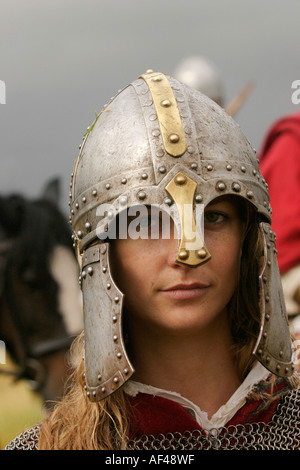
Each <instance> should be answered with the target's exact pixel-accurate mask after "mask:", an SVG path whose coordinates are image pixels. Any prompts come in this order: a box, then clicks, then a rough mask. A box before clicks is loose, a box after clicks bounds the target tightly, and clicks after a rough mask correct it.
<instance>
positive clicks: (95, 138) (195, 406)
mask: <svg viewBox="0 0 300 470" xmlns="http://www.w3.org/2000/svg"><path fill="white" fill-rule="evenodd" d="M71 186H72V191H71V193H70V205H71V223H72V226H73V231H74V244H75V247H76V250H77V254H78V259H79V262H80V265H81V285H82V291H83V300H84V316H85V328H84V337H83V335H82V337H80V338H78V340H77V342H76V343H75V344H74V346H73V360H74V364H73V365H74V367H75V372H74V374H73V376H72V377H71V379H70V383H69V384H68V392H67V393H66V396H65V398H64V399H63V400H62V401H61V402H60V403H58V404H57V406H56V408H55V410H54V411H53V413H52V414H51V415H50V416H49V417H47V418H46V419H45V421H44V422H43V423H42V424H41V425H40V426H38V427H35V428H33V429H31V430H30V431H28V433H27V434H26V435H22V436H21V437H19V438H17V439H16V440H15V441H14V442H13V443H12V444H11V445H10V446H8V448H12V447H14V448H16V447H21V448H24V446H25V445H28V446H31V447H33V448H39V449H102V450H104V449H144V448H145V449H165V448H167V449H209V448H220V449H225V448H226V449H235V448H237V449H255V448H263V449H270V448H275V449H280V448H292V449H294V448H298V447H299V437H300V432H299V398H298V376H297V374H296V373H295V372H294V366H293V364H292V349H291V338H290V334H289V328H288V324H287V319H286V314H285V309H284V302H283V296H282V290H281V284H280V277H279V272H278V265H277V259H276V249H275V235H274V233H273V231H272V229H271V227H270V221H271V209H270V206H269V199H268V192H267V187H266V184H265V182H264V180H263V179H262V177H261V174H260V172H259V168H258V163H257V160H256V158H255V153H254V151H253V149H252V148H251V146H250V144H249V143H248V141H247V140H246V138H245V137H244V136H243V134H242V132H241V131H240V129H239V127H238V126H237V125H236V124H235V123H234V121H233V120H232V119H231V118H230V117H229V116H228V115H226V113H225V112H224V111H223V110H222V109H221V108H220V107H219V106H218V105H216V104H215V103H213V102H212V101H211V100H209V99H208V98H207V97H205V96H204V95H202V94H201V93H199V92H197V91H196V90H193V89H191V88H189V87H187V86H185V85H183V84H181V83H180V82H178V81H177V80H175V79H173V78H172V77H167V76H165V75H163V74H157V73H154V72H153V71H148V72H147V73H146V74H144V75H142V76H141V77H140V78H139V79H138V80H136V81H134V82H133V83H132V84H130V85H129V86H128V87H126V88H125V89H124V90H122V91H121V92H119V93H118V95H117V96H116V97H115V98H114V99H112V100H111V102H110V103H109V104H108V105H106V107H105V108H104V110H103V112H102V113H101V114H100V115H99V116H97V117H96V120H95V122H94V123H93V125H92V126H91V127H90V128H89V129H88V132H87V134H86V136H85V140H84V142H83V145H82V146H81V150H80V154H79V157H78V159H77V161H76V164H75V167H74V173H73V175H72V184H71ZM166 214H167V215H166ZM287 410H293V413H292V414H291V413H290V411H287ZM287 413H288V418H289V419H285V418H286V417H287ZM291 416H292V417H291ZM283 436H285V437H283ZM286 436H287V437H288V438H286Z"/></svg>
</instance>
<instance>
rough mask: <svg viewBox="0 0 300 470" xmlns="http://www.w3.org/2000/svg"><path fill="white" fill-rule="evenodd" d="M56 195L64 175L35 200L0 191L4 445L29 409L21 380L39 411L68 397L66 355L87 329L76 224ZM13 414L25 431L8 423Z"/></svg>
mask: <svg viewBox="0 0 300 470" xmlns="http://www.w3.org/2000/svg"><path fill="white" fill-rule="evenodd" d="M58 198H59V180H58V179H54V180H51V181H49V183H48V184H46V186H45V188H44V190H43V193H42V195H41V196H40V197H39V198H36V199H28V198H26V197H24V196H22V195H19V194H10V195H2V196H0V339H1V341H2V342H3V344H4V345H5V353H6V356H7V362H6V363H5V364H1V366H0V402H1V407H4V408H1V420H0V441H1V443H0V444H2V440H3V439H4V437H2V435H3V434H5V431H6V427H7V426H8V425H9V426H10V428H12V429H11V433H13V432H16V431H17V432H18V431H19V430H21V429H22V428H24V423H22V418H21V416H22V412H24V411H25V410H26V406H27V405H28V409H31V402H32V401H31V400H30V399H29V400H26V397H28V393H27V392H26V393H25V395H23V394H22V393H21V394H20V393H19V392H20V387H19V385H20V384H23V387H24V386H25V385H27V388H28V389H31V390H32V391H33V392H31V393H33V394H34V395H35V396H38V398H39V402H37V400H36V398H34V399H33V401H34V403H40V408H41V412H42V410H45V411H46V410H48V409H50V408H51V407H52V406H53V403H54V401H55V400H57V399H59V398H60V397H61V396H62V394H63V391H64V387H65V384H66V379H67V377H68V375H69V373H70V371H71V370H70V369H71V368H70V365H69V363H68V361H67V353H68V350H69V347H70V345H71V343H72V342H73V340H74V338H75V337H76V336H77V335H78V334H79V333H80V332H81V331H82V328H83V318H82V299H81V291H80V288H79V282H78V277H79V269H78V264H77V261H76V258H75V254H74V249H73V246H72V238H71V227H70V225H69V223H68V219H67V217H65V215H64V214H62V213H61V211H60V210H59V208H58ZM15 389H16V392H15ZM21 390H22V388H21ZM15 393H17V394H18V400H17V401H16V400H15ZM23 399H24V401H23ZM6 400H8V401H6ZM5 403H6V405H5ZM18 405H20V407H21V408H23V409H22V411H20V410H19V409H18ZM8 410H10V411H8ZM14 413H15V414H16V416H15V418H16V423H17V424H18V423H19V426H20V428H19V429H14V428H13V426H11V424H9V422H14ZM6 414H7V416H6ZM27 419H30V417H29V416H27ZM27 424H29V423H28V422H27V423H26V425H27Z"/></svg>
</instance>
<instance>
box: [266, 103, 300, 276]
mask: <svg viewBox="0 0 300 470" xmlns="http://www.w3.org/2000/svg"><path fill="white" fill-rule="evenodd" d="M259 161H260V169H261V172H262V175H263V177H264V178H265V180H266V182H267V183H268V186H269V194H270V202H271V206H272V210H273V214H272V227H273V229H274V231H275V233H276V238H277V242H276V246H277V250H278V264H279V269H280V272H281V274H284V273H285V272H287V271H289V270H290V269H292V268H293V267H295V266H297V265H299V263H300V113H299V112H298V113H297V114H294V115H292V116H287V117H284V118H283V119H281V120H279V121H278V122H276V123H275V125H274V126H272V128H271V129H270V131H269V132H268V134H267V136H266V138H265V141H264V144H263V146H262V149H261V152H260V157H259Z"/></svg>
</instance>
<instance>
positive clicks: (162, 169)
mask: <svg viewBox="0 0 300 470" xmlns="http://www.w3.org/2000/svg"><path fill="white" fill-rule="evenodd" d="M166 171H167V170H166V167H164V166H160V167H159V172H160V173H161V174H163V173H165V172H166Z"/></svg>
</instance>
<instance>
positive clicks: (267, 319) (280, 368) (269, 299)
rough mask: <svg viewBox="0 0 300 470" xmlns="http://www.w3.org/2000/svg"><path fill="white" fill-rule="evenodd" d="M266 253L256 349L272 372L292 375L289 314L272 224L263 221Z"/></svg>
mask: <svg viewBox="0 0 300 470" xmlns="http://www.w3.org/2000/svg"><path fill="white" fill-rule="evenodd" d="M259 228H260V231H261V234H262V238H263V243H264V256H263V259H262V265H261V272H260V274H259V291H260V312H261V324H260V331H259V335H258V338H257V342H256V345H255V348H254V351H253V353H254V354H255V356H256V358H257V359H258V360H259V361H260V362H261V363H262V364H263V365H264V366H265V367H266V368H267V369H269V370H270V371H271V372H273V373H274V374H276V375H278V376H283V377H285V376H290V375H292V373H293V371H294V366H293V363H292V361H291V358H292V349H291V339H290V332H289V326H288V318H287V313H286V308H285V302H284V297H283V291H282V285H281V280H280V273H279V268H278V262H277V251H276V248H275V234H274V232H273V230H272V229H271V226H270V224H268V223H264V222H262V223H260V226H259Z"/></svg>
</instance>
